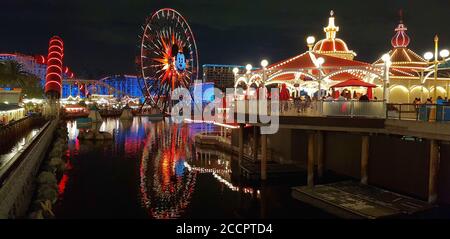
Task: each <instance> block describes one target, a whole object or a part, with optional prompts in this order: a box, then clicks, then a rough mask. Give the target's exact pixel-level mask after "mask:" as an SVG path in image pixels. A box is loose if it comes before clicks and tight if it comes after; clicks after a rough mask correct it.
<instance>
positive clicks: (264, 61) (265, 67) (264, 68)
mask: <svg viewBox="0 0 450 239" xmlns="http://www.w3.org/2000/svg"><path fill="white" fill-rule="evenodd" d="M268 65H269V61H267V60H266V59H264V60H262V61H261V66H262V69H263V77H262V82H263V84H264V85H265V84H266V69H267V66H268Z"/></svg>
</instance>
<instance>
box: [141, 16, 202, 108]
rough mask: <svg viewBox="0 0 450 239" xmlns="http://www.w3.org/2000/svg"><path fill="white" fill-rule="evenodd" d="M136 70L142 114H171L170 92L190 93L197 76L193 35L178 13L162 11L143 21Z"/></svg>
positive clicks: (196, 54) (195, 47)
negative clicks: (138, 69)
mask: <svg viewBox="0 0 450 239" xmlns="http://www.w3.org/2000/svg"><path fill="white" fill-rule="evenodd" d="M139 68H140V70H141V74H142V78H143V79H144V80H143V82H144V84H143V85H142V89H143V94H144V97H145V101H144V103H143V104H142V106H141V113H142V114H155V113H156V114H166V115H167V114H170V111H171V108H172V105H173V101H172V100H171V96H172V92H173V91H174V90H175V89H177V88H180V87H181V88H185V89H187V90H189V87H190V85H191V84H192V83H193V81H194V80H195V79H197V77H198V53H197V45H196V43H195V38H194V34H193V33H192V31H191V28H190V27H189V25H188V23H187V22H186V20H185V19H184V17H183V16H182V15H181V14H180V13H178V12H177V11H175V10H173V9H170V8H164V9H160V10H158V11H156V12H154V13H153V14H152V15H151V16H150V17H149V18H148V19H147V20H146V23H145V25H144V26H143V34H142V39H141V45H140V58H139ZM149 111H150V112H149Z"/></svg>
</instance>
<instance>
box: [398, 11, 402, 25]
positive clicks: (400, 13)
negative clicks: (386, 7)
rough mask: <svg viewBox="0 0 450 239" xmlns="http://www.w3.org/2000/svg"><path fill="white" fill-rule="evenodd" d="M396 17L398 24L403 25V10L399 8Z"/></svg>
mask: <svg viewBox="0 0 450 239" xmlns="http://www.w3.org/2000/svg"><path fill="white" fill-rule="evenodd" d="M398 16H399V17H400V23H403V9H402V8H400V10H399V11H398Z"/></svg>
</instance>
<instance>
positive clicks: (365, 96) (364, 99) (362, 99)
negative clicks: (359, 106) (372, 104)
mask: <svg viewBox="0 0 450 239" xmlns="http://www.w3.org/2000/svg"><path fill="white" fill-rule="evenodd" d="M359 101H362V102H369V96H367V95H362V96H361V97H359Z"/></svg>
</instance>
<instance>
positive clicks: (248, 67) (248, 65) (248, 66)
mask: <svg viewBox="0 0 450 239" xmlns="http://www.w3.org/2000/svg"><path fill="white" fill-rule="evenodd" d="M245 69H246V70H247V71H251V70H252V69H253V66H252V65H251V64H247V65H246V66H245Z"/></svg>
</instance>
